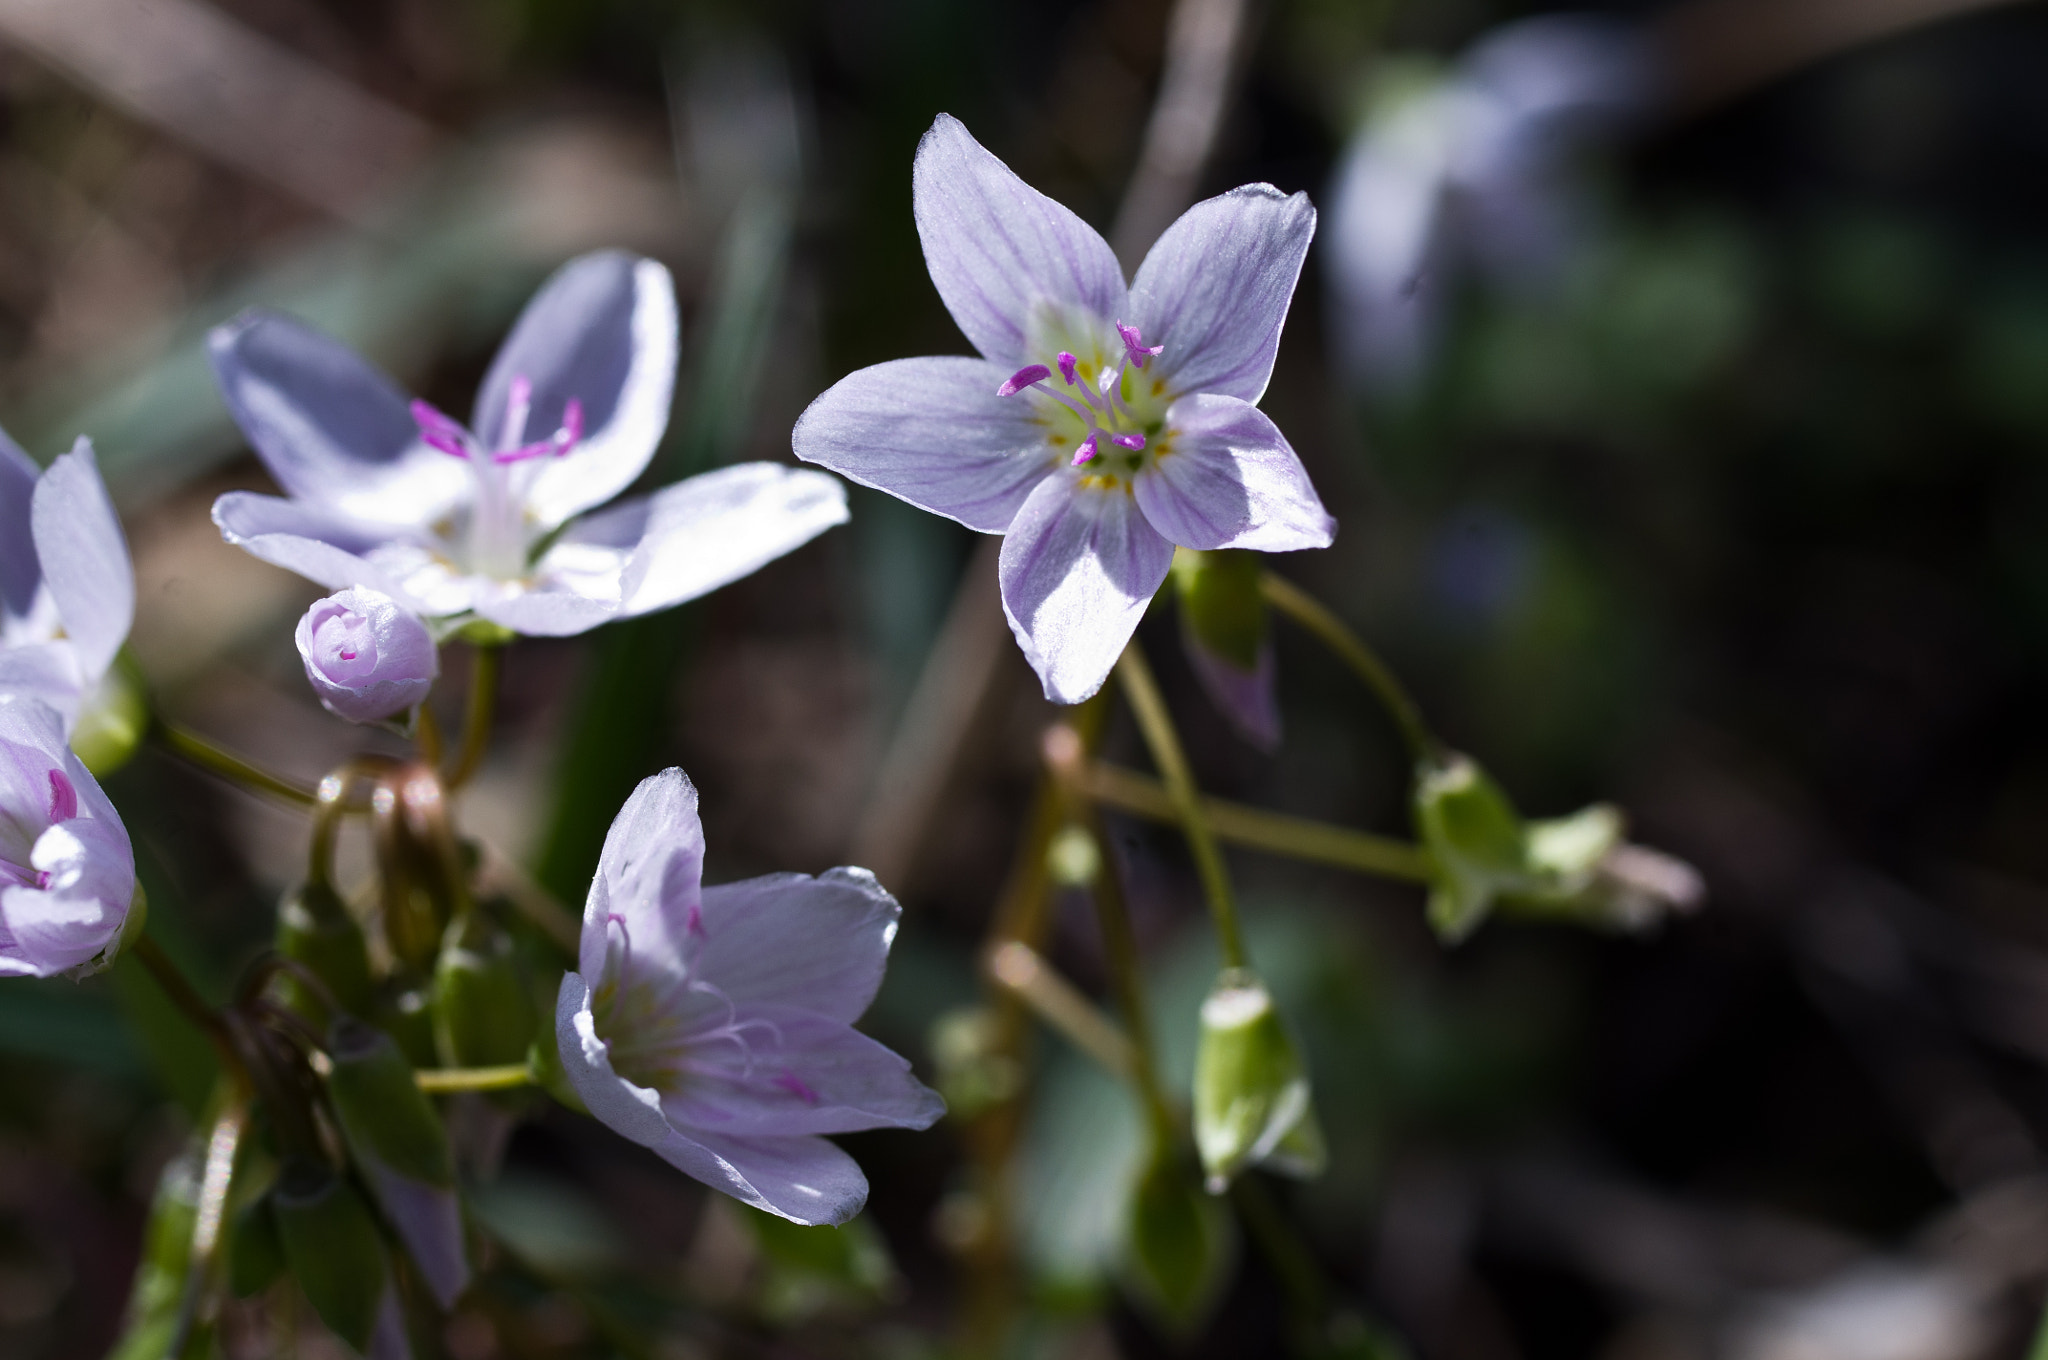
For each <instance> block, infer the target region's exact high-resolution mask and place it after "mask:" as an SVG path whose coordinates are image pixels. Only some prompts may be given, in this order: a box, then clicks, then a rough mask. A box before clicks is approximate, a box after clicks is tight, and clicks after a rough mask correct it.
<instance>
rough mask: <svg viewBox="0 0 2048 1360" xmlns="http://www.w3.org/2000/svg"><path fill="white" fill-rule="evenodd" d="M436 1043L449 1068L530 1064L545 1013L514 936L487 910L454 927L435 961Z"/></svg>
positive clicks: (459, 920)
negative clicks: (528, 1056) (536, 999)
mask: <svg viewBox="0 0 2048 1360" xmlns="http://www.w3.org/2000/svg"><path fill="white" fill-rule="evenodd" d="M431 1009H432V1014H433V1021H434V1047H435V1051H436V1052H438V1053H439V1054H440V1057H441V1062H442V1063H443V1064H444V1065H446V1066H448V1067H496V1066H499V1065H501V1064H505V1063H516V1062H524V1061H525V1060H526V1050H527V1047H528V1046H529V1045H530V1044H531V1043H532V1042H533V1035H534V1027H535V1026H536V1025H537V1024H539V1022H540V1011H539V1008H538V1007H537V1006H535V1005H534V1003H533V989H532V987H530V986H529V985H528V983H527V977H526V969H525V968H524V967H523V966H522V965H521V963H520V960H519V957H518V952H517V948H516V945H515V942H514V941H513V939H512V936H511V935H510V934H509V933H508V932H506V931H505V930H503V929H501V928H500V927H499V926H498V925H497V924H496V923H494V922H493V921H492V920H491V919H490V918H489V917H488V916H487V915H485V914H484V913H483V912H482V911H478V910H471V911H466V912H464V913H463V914H462V915H461V916H459V917H457V918H456V919H455V921H454V922H453V923H452V924H450V925H449V927H448V933H447V935H446V936H445V937H443V939H442V942H441V956H440V958H439V959H438V960H437V961H436V962H435V964H434V1000H433V1005H432V1008H431Z"/></svg>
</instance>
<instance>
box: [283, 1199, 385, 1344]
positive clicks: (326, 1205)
mask: <svg viewBox="0 0 2048 1360" xmlns="http://www.w3.org/2000/svg"><path fill="white" fill-rule="evenodd" d="M270 1204H271V1212H272V1213H273V1214H274V1215H275V1216H276V1223H277V1237H278V1241H279V1243H280V1244H281V1245H282V1246H283V1248H284V1258H285V1261H286V1262H287V1263H288V1264H289V1265H290V1266H291V1270H292V1277H293V1278H294V1279H296V1280H297V1281H298V1282H299V1288H300V1289H301V1290H302V1291H303V1292H304V1293H305V1295H306V1302H308V1303H310V1304H312V1305H313V1311H314V1312H316V1313H318V1314H319V1315H320V1320H321V1321H322V1322H324V1323H326V1324H327V1326H328V1327H329V1328H330V1329H331V1330H332V1331H333V1332H334V1334H335V1335H336V1336H339V1337H340V1338H341V1339H342V1340H343V1341H346V1342H348V1344H349V1345H351V1346H353V1347H355V1348H356V1349H357V1350H358V1351H367V1350H368V1349H369V1346H370V1334H371V1332H372V1331H374V1330H375V1328H376V1325H377V1319H378V1314H379V1312H380V1311H382V1309H383V1308H384V1304H385V1295H386V1294H387V1293H389V1292H390V1290H391V1262H390V1259H389V1258H388V1257H387V1256H386V1255H385V1254H384V1238H383V1236H382V1234H380V1233H379V1232H378V1231H377V1220H376V1219H375V1217H373V1216H372V1215H371V1213H370V1206H369V1205H368V1204H365V1203H364V1202H363V1197H362V1195H361V1194H359V1193H358V1192H357V1191H356V1188H355V1187H354V1186H353V1185H351V1184H350V1183H349V1182H348V1181H346V1180H344V1179H343V1178H342V1177H341V1176H340V1175H339V1174H338V1173H336V1172H335V1171H334V1170H333V1169H332V1168H330V1167H325V1166H320V1165H318V1164H317V1163H313V1162H307V1161H292V1162H287V1163H286V1164H285V1167H284V1170H283V1172H282V1173H281V1174H280V1175H279V1177H278V1181H277V1188H276V1189H275V1190H273V1191H272V1192H271V1200H270Z"/></svg>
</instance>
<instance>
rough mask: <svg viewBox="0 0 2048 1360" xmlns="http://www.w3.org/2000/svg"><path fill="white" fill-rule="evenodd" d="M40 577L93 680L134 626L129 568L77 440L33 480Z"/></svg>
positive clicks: (89, 459)
mask: <svg viewBox="0 0 2048 1360" xmlns="http://www.w3.org/2000/svg"><path fill="white" fill-rule="evenodd" d="M32 518H33V523H34V528H35V539H36V553H37V555H38V556H39V557H40V558H41V559H42V564H43V579H44V581H45V582H47V583H48V585H49V587H50V594H51V596H52V597H53V598H54V599H55V600H56V602H57V615H58V617H59V618H61V619H62V620H63V621H64V635H65V636H66V637H67V638H69V639H70V641H71V645H72V646H73V647H74V648H76V649H77V653H78V663H79V665H80V666H81V667H82V668H83V669H84V671H85V675H86V678H87V679H88V681H92V682H96V681H97V680H98V678H99V677H100V676H101V675H103V674H105V673H106V669H107V667H108V666H109V665H111V664H112V663H113V660H114V653H116V652H118V651H120V650H121V644H122V643H123V642H125V641H127V640H128V629H129V628H130V626H132V625H133V624H134V622H135V568H134V567H133V566H132V565H130V563H129V561H128V541H127V540H126V539H125V538H123V537H122V536H121V521H120V519H119V518H118V517H117V516H116V515H115V514H114V502H113V501H112V500H111V499H109V498H108V496H107V484H106V483H105V482H103V481H101V480H100V470H99V467H98V465H97V464H96V463H95V462H94V461H93V456H92V441H91V440H89V439H86V438H84V437H83V436H81V437H80V438H79V440H78V442H77V443H76V444H74V445H72V448H71V452H69V453H67V454H65V455H63V456H62V457H60V458H58V459H57V461H55V462H54V463H52V464H50V470H49V471H48V472H45V473H44V474H43V476H42V480H41V481H39V482H37V483H36V492H35V502H34V508H33V511H32Z"/></svg>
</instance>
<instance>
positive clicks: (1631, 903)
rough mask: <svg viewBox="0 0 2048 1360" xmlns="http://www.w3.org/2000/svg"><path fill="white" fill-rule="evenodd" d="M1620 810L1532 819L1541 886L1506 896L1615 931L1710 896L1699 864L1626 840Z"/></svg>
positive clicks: (1532, 853)
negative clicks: (1697, 866)
mask: <svg viewBox="0 0 2048 1360" xmlns="http://www.w3.org/2000/svg"><path fill="white" fill-rule="evenodd" d="M1624 831H1625V824H1624V822H1623V820H1622V816H1621V813H1620V811H1619V810H1617V809H1615V808H1613V807H1610V806H1608V805H1607V804H1605V803H1596V804H1594V805H1593V806H1592V807H1588V808H1582V809H1580V810H1579V811H1578V812H1575V813H1573V814H1572V815H1571V816H1569V817H1558V818H1554V819H1552V820H1549V821H1540V822H1531V823H1529V836H1528V846H1529V849H1528V855H1529V868H1530V870H1531V872H1532V874H1534V875H1535V876H1536V882H1535V885H1534V887H1533V888H1532V889H1531V890H1530V891H1527V892H1524V893H1520V894H1517V895H1515V896H1513V897H1510V898H1508V899H1507V900H1506V905H1508V906H1511V907H1513V908H1515V909H1517V910H1520V911H1523V912H1526V913H1528V914H1530V915H1537V916H1549V917H1559V918H1564V919H1568V920H1574V921H1579V922H1582V923H1584V924H1587V925H1593V926H1600V927H1605V928H1608V929H1613V930H1644V929H1647V928H1648V927H1650V926H1652V925H1655V924H1656V923H1657V922H1658V921H1661V920H1663V919H1664V917H1666V916H1668V915H1672V914H1674V913H1680V912H1689V911H1694V910H1697V909H1698V908H1699V906H1700V905H1701V903H1703V902H1704V901H1705V900H1706V895H1707V887H1706V883H1705V881H1704V880H1703V879H1702V878H1701V877H1700V874H1699V870H1697V869H1695V868H1693V867H1692V866H1691V865H1690V864H1687V863H1686V862H1685V861H1684V860H1682V859H1677V858H1675V857H1673V856H1671V855H1667V854H1664V853H1663V852H1661V851H1657V850H1652V849H1649V848H1648V847H1647V846H1641V845H1632V844H1630V843H1629V842H1628V841H1626V840H1624V839H1623V833H1624Z"/></svg>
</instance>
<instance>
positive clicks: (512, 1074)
mask: <svg viewBox="0 0 2048 1360" xmlns="http://www.w3.org/2000/svg"><path fill="white" fill-rule="evenodd" d="M412 1076H413V1080H414V1081H415V1082H417V1083H419V1088H420V1089H421V1090H422V1091H425V1092H426V1093H427V1094H428V1095H432V1096H440V1095H448V1094H450V1093H452V1092H455V1091H510V1090H513V1089H515V1088H517V1087H520V1086H530V1085H532V1084H533V1079H534V1078H533V1070H532V1069H531V1068H529V1067H528V1066H527V1065H526V1064H525V1063H507V1064H505V1065H504V1066H503V1067H427V1068H421V1069H420V1070H419V1071H417V1072H414V1073H413V1074H412Z"/></svg>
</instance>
